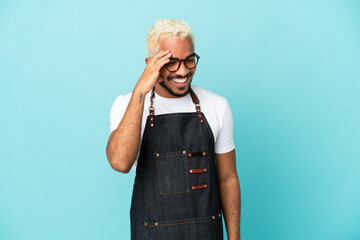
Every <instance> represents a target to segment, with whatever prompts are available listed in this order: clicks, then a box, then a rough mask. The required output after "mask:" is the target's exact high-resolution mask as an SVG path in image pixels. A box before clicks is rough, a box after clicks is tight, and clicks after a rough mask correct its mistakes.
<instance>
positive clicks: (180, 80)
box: [169, 74, 191, 88]
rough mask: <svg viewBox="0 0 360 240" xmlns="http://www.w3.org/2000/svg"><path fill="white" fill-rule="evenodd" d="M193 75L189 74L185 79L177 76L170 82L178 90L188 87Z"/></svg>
mask: <svg viewBox="0 0 360 240" xmlns="http://www.w3.org/2000/svg"><path fill="white" fill-rule="evenodd" d="M190 77H191V74H187V75H186V76H185V77H181V76H176V77H172V78H169V80H170V81H171V82H172V84H174V85H175V86H176V87H178V88H183V87H185V86H186V84H187V82H188V81H189V79H190Z"/></svg>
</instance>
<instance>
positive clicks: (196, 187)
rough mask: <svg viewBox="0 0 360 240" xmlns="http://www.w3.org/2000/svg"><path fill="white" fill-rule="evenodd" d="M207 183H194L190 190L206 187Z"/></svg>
mask: <svg viewBox="0 0 360 240" xmlns="http://www.w3.org/2000/svg"><path fill="white" fill-rule="evenodd" d="M207 187H208V185H207V184H201V185H195V186H192V187H191V190H198V189H203V188H207Z"/></svg>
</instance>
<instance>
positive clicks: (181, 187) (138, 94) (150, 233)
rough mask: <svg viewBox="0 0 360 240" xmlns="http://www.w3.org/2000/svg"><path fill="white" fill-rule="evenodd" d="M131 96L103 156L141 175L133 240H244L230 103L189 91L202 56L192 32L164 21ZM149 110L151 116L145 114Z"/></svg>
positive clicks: (152, 36) (115, 116)
mask: <svg viewBox="0 0 360 240" xmlns="http://www.w3.org/2000/svg"><path fill="white" fill-rule="evenodd" d="M147 52H148V57H147V58H145V62H146V64H147V66H146V68H145V70H144V72H143V74H142V75H141V77H140V79H139V80H138V82H137V84H136V86H135V87H134V90H133V92H132V93H131V94H128V95H125V96H118V97H117V98H116V100H115V102H114V105H113V107H112V109H111V114H110V124H111V126H110V128H111V133H110V137H109V141H108V145H107V149H106V153H107V157H108V160H109V162H110V164H111V166H112V168H113V169H115V170H116V171H119V172H123V173H127V172H129V171H130V169H131V167H133V168H134V169H135V171H136V177H135V184H134V189H133V195H132V203H131V209H130V218H131V239H171V240H177V239H179V240H180V239H181V240H182V239H200V240H202V239H223V233H222V226H223V225H222V213H223V215H224V219H225V224H226V229H227V233H228V239H229V240H239V239H240V187H239V181H238V176H237V172H236V160H235V149H234V147H235V146H234V142H233V122H232V115H231V110H230V107H229V105H228V103H227V101H226V99H225V98H223V97H220V96H218V95H216V94H214V93H212V92H210V91H207V90H205V89H202V88H200V87H198V86H193V85H191V81H192V79H193V76H194V74H195V71H196V67H197V63H198V61H199V58H200V57H199V56H198V55H197V54H196V53H195V52H194V37H193V34H192V32H191V28H190V26H189V25H188V24H187V23H185V22H183V21H180V20H175V19H160V20H158V21H157V22H156V24H155V25H154V26H153V27H152V28H151V29H150V31H149V33H148V37H147ZM147 110H149V111H147Z"/></svg>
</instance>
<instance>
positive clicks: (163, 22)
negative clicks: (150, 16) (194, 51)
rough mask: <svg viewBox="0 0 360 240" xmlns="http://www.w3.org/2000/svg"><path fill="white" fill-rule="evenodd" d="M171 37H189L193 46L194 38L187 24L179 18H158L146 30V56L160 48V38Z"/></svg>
mask: <svg viewBox="0 0 360 240" xmlns="http://www.w3.org/2000/svg"><path fill="white" fill-rule="evenodd" d="M164 37H172V38H175V39H184V38H187V37H189V38H190V39H191V41H192V44H193V46H194V47H195V40H194V36H193V34H192V29H191V27H190V25H189V24H187V23H186V22H184V21H181V20H179V19H159V20H157V22H156V23H155V24H154V26H152V27H151V28H150V30H149V32H148V35H147V39H146V49H147V54H148V57H152V56H154V55H155V54H156V53H157V52H158V51H159V49H160V39H161V38H164Z"/></svg>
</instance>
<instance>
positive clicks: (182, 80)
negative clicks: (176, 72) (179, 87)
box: [171, 77, 187, 83]
mask: <svg viewBox="0 0 360 240" xmlns="http://www.w3.org/2000/svg"><path fill="white" fill-rule="evenodd" d="M171 80H172V81H174V82H176V83H184V82H186V80H187V78H186V77H184V78H174V79H171Z"/></svg>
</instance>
